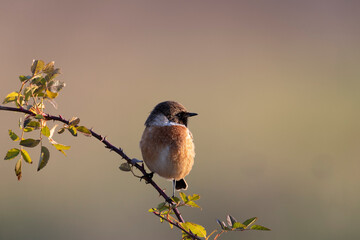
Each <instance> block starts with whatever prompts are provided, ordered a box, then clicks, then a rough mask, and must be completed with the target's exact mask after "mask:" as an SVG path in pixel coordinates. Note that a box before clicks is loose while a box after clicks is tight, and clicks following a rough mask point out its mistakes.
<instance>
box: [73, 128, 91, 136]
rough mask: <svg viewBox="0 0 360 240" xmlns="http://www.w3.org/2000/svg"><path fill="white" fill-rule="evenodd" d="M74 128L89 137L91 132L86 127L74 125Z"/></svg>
mask: <svg viewBox="0 0 360 240" xmlns="http://www.w3.org/2000/svg"><path fill="white" fill-rule="evenodd" d="M76 129H77V130H78V131H79V132H81V133H83V134H84V135H85V136H87V137H91V132H90V130H89V129H87V128H86V127H84V126H78V127H76Z"/></svg>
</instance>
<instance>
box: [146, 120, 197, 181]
mask: <svg viewBox="0 0 360 240" xmlns="http://www.w3.org/2000/svg"><path fill="white" fill-rule="evenodd" d="M140 148H141V152H142V155H143V159H144V162H145V164H146V166H147V167H148V168H149V169H150V171H152V172H155V173H157V174H159V175H160V176H162V177H164V178H168V179H176V180H179V179H182V178H184V177H185V176H186V175H188V174H189V172H190V171H191V168H192V166H193V164H194V156H195V151H194V143H193V139H192V135H191V133H190V131H189V130H188V128H186V127H185V126H182V125H171V126H150V127H146V128H145V130H144V133H143V135H142V138H141V141H140Z"/></svg>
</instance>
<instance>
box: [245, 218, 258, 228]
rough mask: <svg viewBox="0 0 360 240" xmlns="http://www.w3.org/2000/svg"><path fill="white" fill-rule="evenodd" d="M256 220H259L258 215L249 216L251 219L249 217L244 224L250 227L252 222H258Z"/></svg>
mask: <svg viewBox="0 0 360 240" xmlns="http://www.w3.org/2000/svg"><path fill="white" fill-rule="evenodd" d="M256 220H257V217H253V218H249V219H247V220H246V221H245V222H243V224H244V225H245V226H246V227H249V226H250V225H251V224H253V223H254V222H256Z"/></svg>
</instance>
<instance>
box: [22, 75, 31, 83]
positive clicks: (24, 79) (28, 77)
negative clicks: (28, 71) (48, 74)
mask: <svg viewBox="0 0 360 240" xmlns="http://www.w3.org/2000/svg"><path fill="white" fill-rule="evenodd" d="M30 78H31V76H24V75H20V76H19V79H20V81H21V82H24V81H26V80H29V79H30Z"/></svg>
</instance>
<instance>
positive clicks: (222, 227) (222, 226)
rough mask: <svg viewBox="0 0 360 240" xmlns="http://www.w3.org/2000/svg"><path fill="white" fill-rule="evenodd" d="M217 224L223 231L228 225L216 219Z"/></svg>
mask: <svg viewBox="0 0 360 240" xmlns="http://www.w3.org/2000/svg"><path fill="white" fill-rule="evenodd" d="M216 222H217V223H218V224H219V225H220V227H221V229H225V228H226V225H225V223H224V222H222V221H220V220H219V219H216Z"/></svg>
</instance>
